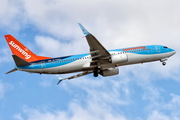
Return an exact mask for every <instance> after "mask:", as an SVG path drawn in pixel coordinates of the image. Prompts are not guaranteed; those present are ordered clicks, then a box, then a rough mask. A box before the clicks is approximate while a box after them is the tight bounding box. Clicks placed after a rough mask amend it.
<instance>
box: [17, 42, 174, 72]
mask: <svg viewBox="0 0 180 120" xmlns="http://www.w3.org/2000/svg"><path fill="white" fill-rule="evenodd" d="M172 51H174V50H173V49H171V48H165V46H161V45H149V46H138V47H133V48H132V47H131V48H122V49H115V50H109V52H110V53H113V52H120V53H133V54H140V55H154V54H162V53H168V52H172ZM85 57H88V58H87V59H91V58H90V57H91V56H90V54H79V55H70V56H64V57H57V58H52V59H45V60H39V61H35V62H31V65H28V66H23V67H17V68H18V69H42V68H53V67H58V66H63V65H67V64H69V63H72V62H75V61H77V60H80V59H83V58H85Z"/></svg>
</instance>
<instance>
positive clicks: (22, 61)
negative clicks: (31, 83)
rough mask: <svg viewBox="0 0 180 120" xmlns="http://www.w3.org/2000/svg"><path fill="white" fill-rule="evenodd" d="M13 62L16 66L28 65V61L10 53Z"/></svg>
mask: <svg viewBox="0 0 180 120" xmlns="http://www.w3.org/2000/svg"><path fill="white" fill-rule="evenodd" d="M12 57H13V59H14V62H15V63H16V66H26V65H30V63H29V62H27V61H25V60H23V59H22V58H20V57H18V56H17V55H12Z"/></svg>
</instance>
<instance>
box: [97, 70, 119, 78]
mask: <svg viewBox="0 0 180 120" xmlns="http://www.w3.org/2000/svg"><path fill="white" fill-rule="evenodd" d="M100 74H101V75H102V76H103V77H106V76H112V75H117V74H119V69H118V68H109V69H107V70H103V71H101V73H100Z"/></svg>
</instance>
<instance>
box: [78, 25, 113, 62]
mask: <svg viewBox="0 0 180 120" xmlns="http://www.w3.org/2000/svg"><path fill="white" fill-rule="evenodd" d="M78 24H79V26H80V28H81V29H82V31H83V33H84V35H85V37H86V39H87V42H88V44H89V47H90V54H91V57H92V60H93V61H97V62H100V61H101V62H102V61H103V62H105V63H109V59H110V57H111V54H110V53H109V52H108V51H107V50H106V49H105V48H104V46H103V45H102V44H101V43H100V42H99V41H98V40H97V39H96V38H95V37H94V36H93V35H92V34H91V33H89V32H88V31H87V30H86V29H85V28H84V27H83V26H82V25H81V24H80V23H78Z"/></svg>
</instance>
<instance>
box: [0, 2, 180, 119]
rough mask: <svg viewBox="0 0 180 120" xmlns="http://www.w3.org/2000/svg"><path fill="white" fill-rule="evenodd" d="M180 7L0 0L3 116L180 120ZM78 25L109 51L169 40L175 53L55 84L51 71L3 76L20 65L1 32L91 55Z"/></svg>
mask: <svg viewBox="0 0 180 120" xmlns="http://www.w3.org/2000/svg"><path fill="white" fill-rule="evenodd" d="M179 13H180V1H179V0H171V1H170V0H146V1H144V0H136V1H135V0H111V1H109V0H96V1H95V0H94V1H92V0H84V1H83V0H75V1H71V0H16V1H13V0H0V120H179V119H180V114H179V113H180V109H179V108H180V87H179V86H180V60H179V59H180V47H179V45H180V14H179ZM77 23H81V24H83V25H84V27H85V28H86V29H87V30H88V31H89V32H90V33H92V34H93V35H94V36H96V38H97V39H98V40H99V41H100V42H101V43H102V44H103V45H104V47H105V48H106V49H117V48H124V47H131V46H140V45H166V46H168V47H170V48H173V49H175V50H176V54H175V55H174V56H172V57H171V58H169V59H168V61H167V64H166V66H162V64H161V62H159V61H157V62H151V63H145V64H136V65H129V66H122V67H119V70H120V74H119V75H116V76H111V77H102V76H99V77H97V78H94V77H93V76H92V74H90V75H87V76H83V77H80V78H77V79H73V80H71V81H63V82H62V83H61V84H59V85H58V86H57V85H56V83H57V82H58V79H57V78H56V76H54V75H39V74H30V73H26V72H21V71H17V72H14V73H11V74H5V73H6V72H7V71H9V70H11V69H13V68H14V66H15V64H14V61H13V59H12V57H11V51H10V50H9V48H8V46H7V43H6V41H5V39H4V35H6V34H11V35H13V36H14V37H15V38H17V39H18V40H19V41H20V42H22V43H23V44H24V45H25V46H27V47H28V48H29V49H31V50H32V51H33V52H34V53H36V54H38V55H42V56H48V57H58V56H64V55H73V54H81V53H88V52H89V46H88V44H87V41H86V39H85V38H84V35H83V33H82V31H81V29H80V28H79V26H78V24H77ZM74 74H76V73H73V74H64V75H62V76H63V77H68V76H71V75H74Z"/></svg>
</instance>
